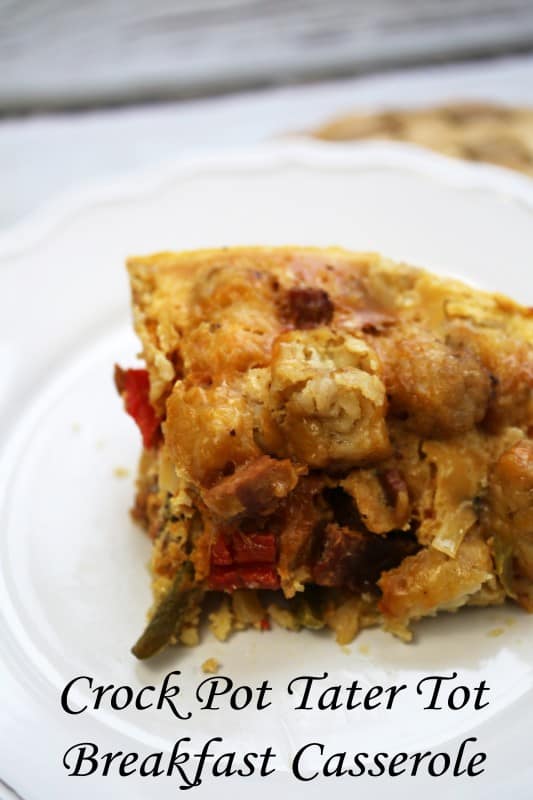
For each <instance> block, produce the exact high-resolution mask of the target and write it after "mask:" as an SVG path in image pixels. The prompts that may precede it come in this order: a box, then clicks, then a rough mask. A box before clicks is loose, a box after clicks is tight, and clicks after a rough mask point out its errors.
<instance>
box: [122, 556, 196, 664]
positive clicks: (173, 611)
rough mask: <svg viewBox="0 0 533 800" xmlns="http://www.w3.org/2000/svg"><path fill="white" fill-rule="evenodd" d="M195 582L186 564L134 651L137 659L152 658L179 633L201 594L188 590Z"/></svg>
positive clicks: (180, 569) (191, 571)
mask: <svg viewBox="0 0 533 800" xmlns="http://www.w3.org/2000/svg"><path fill="white" fill-rule="evenodd" d="M193 581H194V568H193V566H192V564H191V562H190V561H185V562H184V563H183V564H182V565H181V566H180V568H179V569H178V571H177V572H176V575H175V576H174V580H173V581H172V584H171V586H170V589H169V591H168V593H167V594H166V595H165V597H164V598H163V599H162V600H161V602H160V604H159V606H158V607H157V608H156V611H155V614H154V615H153V617H152V619H151V620H150V622H149V623H148V625H147V626H146V628H145V630H144V632H143V633H142V635H141V636H140V638H139V639H138V640H137V641H136V642H135V644H134V645H133V647H132V648H131V652H132V653H133V655H134V656H136V657H137V658H139V659H145V658H150V656H153V655H155V653H157V652H159V650H161V649H162V648H163V647H165V645H167V644H168V643H169V641H170V639H171V638H172V636H173V635H174V634H176V633H177V632H179V629H180V627H181V624H182V621H183V616H184V614H185V611H186V610H187V608H188V606H189V605H190V603H191V601H192V600H193V599H195V597H196V596H197V595H199V592H198V590H196V589H192V588H189V587H190V586H191V584H192V582H193Z"/></svg>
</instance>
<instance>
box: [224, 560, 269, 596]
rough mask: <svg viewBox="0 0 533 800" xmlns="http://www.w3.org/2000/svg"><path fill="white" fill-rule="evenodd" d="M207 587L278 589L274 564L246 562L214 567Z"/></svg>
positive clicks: (229, 589) (227, 589)
mask: <svg viewBox="0 0 533 800" xmlns="http://www.w3.org/2000/svg"><path fill="white" fill-rule="evenodd" d="M208 580H209V587H210V588H211V589H216V590H218V591H225V592H233V591H235V589H279V585H280V583H279V576H278V573H277V570H276V567H274V566H266V565H265V564H246V565H242V566H239V568H238V569H235V568H234V567H214V568H213V569H212V570H211V574H210V576H209V579H208Z"/></svg>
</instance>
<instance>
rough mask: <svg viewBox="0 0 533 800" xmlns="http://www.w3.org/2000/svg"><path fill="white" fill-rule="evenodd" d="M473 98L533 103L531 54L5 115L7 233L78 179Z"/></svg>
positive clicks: (2, 197)
mask: <svg viewBox="0 0 533 800" xmlns="http://www.w3.org/2000/svg"><path fill="white" fill-rule="evenodd" d="M458 99H459V100H460V99H474V100H488V101H491V100H492V101H495V102H504V103H505V102H506V103H510V104H525V105H533V55H528V56H522V57H514V58H503V59H496V60H491V61H477V62H470V63H466V64H455V65H449V66H441V67H432V68H425V69H416V70H405V71H401V72H390V73H384V74H381V75H375V76H371V77H364V78H360V79H349V80H342V81H341V80H339V81H334V82H328V83H317V84H310V85H306V86H300V87H292V88H283V89H277V90H269V91H263V92H259V91H256V92H250V93H243V94H238V95H228V96H223V97H218V98H215V99H202V100H189V101H183V102H174V103H168V104H153V105H144V106H133V107H126V108H122V109H114V110H107V111H92V112H76V113H61V114H54V115H52V114H51V115H43V116H30V117H20V118H12V119H4V120H2V121H0V175H1V176H2V177H1V181H2V191H1V192H0V230H5V229H7V228H10V227H11V226H13V225H14V224H16V223H17V222H19V221H21V220H23V219H24V218H25V217H27V216H28V215H29V214H31V213H32V212H34V211H36V210H38V209H39V208H40V207H42V206H43V205H44V204H46V202H47V200H48V199H49V198H52V197H54V196H56V195H57V194H58V193H61V192H63V191H65V190H70V189H72V188H74V187H76V186H86V185H87V184H88V183H91V184H92V183H95V182H99V181H102V180H105V179H106V178H109V177H113V176H117V175H121V174H124V173H128V172H131V171H133V170H136V169H139V168H144V167H149V166H151V165H154V164H157V163H160V162H164V161H165V160H168V159H172V158H176V156H178V155H180V154H186V153H202V152H207V151H212V150H221V149H235V148H240V147H243V146H248V145H253V144H255V143H257V142H260V141H262V140H265V139H268V138H271V137H278V136H284V135H286V134H287V133H288V132H290V131H296V132H298V131H304V130H306V129H310V128H312V127H313V126H316V125H317V124H319V123H320V122H322V121H324V120H325V119H327V118H328V117H331V116H332V115H336V114H342V113H346V112H349V111H350V110H351V109H364V110H367V109H376V108H383V107H389V106H394V107H402V106H417V105H428V104H434V103H440V102H445V101H449V100H458Z"/></svg>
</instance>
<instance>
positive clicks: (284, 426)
mask: <svg viewBox="0 0 533 800" xmlns="http://www.w3.org/2000/svg"><path fill="white" fill-rule="evenodd" d="M128 269H129V273H130V278H131V285H132V292H133V309H134V321H135V329H136V331H137V333H138V335H139V336H140V338H141V341H142V346H143V353H142V354H143V358H144V361H145V363H146V370H144V369H130V370H122V369H121V368H119V367H117V368H116V376H115V377H116V384H117V388H118V390H119V392H120V394H121V395H122V397H123V400H124V403H125V407H126V411H127V412H128V413H129V414H131V415H132V416H133V417H134V419H135V420H136V422H137V424H138V425H139V428H140V430H141V433H142V437H143V443H144V449H143V453H142V457H141V461H140V467H139V476H138V483H137V497H136V502H135V508H134V516H135V518H136V519H138V520H139V521H141V522H142V524H143V525H144V526H145V527H146V529H147V530H148V533H149V535H150V537H151V538H152V540H153V554H152V562H151V567H152V574H153V590H154V605H153V608H152V610H151V615H150V621H149V623H148V626H147V628H146V630H145V632H144V633H143V635H142V636H141V638H140V639H139V641H138V642H137V644H136V645H135V647H134V649H133V652H134V653H135V655H137V656H138V657H139V658H146V657H148V656H150V655H152V654H153V653H155V652H156V651H158V650H159V649H161V648H162V647H163V646H164V645H166V644H168V643H172V642H182V643H184V644H194V643H195V642H196V641H197V639H198V626H199V622H200V617H201V611H202V608H205V610H206V615H207V617H208V619H209V624H210V627H211V629H212V630H213V632H214V634H215V635H216V636H217V637H218V638H220V639H224V638H226V637H227V636H228V634H229V633H230V631H231V630H232V629H236V628H237V629H238V628H244V627H247V626H250V625H253V626H255V627H257V628H262V629H268V628H269V627H270V624H271V621H274V622H275V623H277V624H279V625H281V626H283V627H286V628H289V629H292V630H298V629H300V628H302V627H304V628H320V627H323V626H328V627H330V628H332V629H333V630H334V631H335V633H336V637H337V640H338V641H339V642H341V643H346V642H348V641H350V640H351V639H352V638H353V636H354V635H355V634H356V633H357V632H358V630H360V629H361V628H364V627H368V626H370V625H375V624H380V625H382V626H383V627H384V628H385V629H386V630H388V631H391V632H392V633H394V634H396V635H397V636H400V637H401V638H403V639H406V640H408V639H410V638H411V623H412V622H413V621H415V620H418V619H420V618H421V617H424V616H428V615H432V614H435V613H436V612H437V611H440V610H448V611H450V610H456V609H457V608H459V607H460V606H463V605H497V604H501V603H503V602H504V601H505V598H506V597H510V598H512V599H513V600H515V601H516V602H518V603H519V604H520V605H521V606H523V607H524V608H525V609H526V610H528V611H532V610H533V440H532V433H533V400H532V386H533V313H532V310H531V309H528V308H524V307H521V306H519V305H518V304H516V303H514V302H513V301H511V300H509V299H507V298H505V297H502V296H500V295H492V294H487V293H484V292H481V291H477V290H475V289H472V288H470V287H469V286H466V285H464V284H462V283H460V282H457V281H453V280H447V279H443V278H440V277H436V276H434V275H431V274H429V273H427V272H425V271H422V270H419V269H416V268H414V267H411V266H408V265H406V264H398V263H393V262H392V261H390V260H388V259H385V258H382V257H381V256H379V255H376V254H373V253H370V254H369V253H351V252H347V251H344V250H341V249H337V248H330V249H316V248H299V247H278V248H267V247H255V248H254V247H243V248H226V249H219V250H205V251H196V252H184V253H160V254H157V255H153V256H149V257H138V258H132V259H130V260H129V262H128Z"/></svg>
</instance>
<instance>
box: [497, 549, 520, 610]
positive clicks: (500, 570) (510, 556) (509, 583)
mask: <svg viewBox="0 0 533 800" xmlns="http://www.w3.org/2000/svg"><path fill="white" fill-rule="evenodd" d="M493 550H494V564H495V565H496V572H497V574H498V577H499V579H500V581H501V584H502V586H503V588H504V589H505V593H506V595H507V597H512V599H513V600H516V598H517V594H516V591H515V588H514V585H513V584H514V575H513V560H514V552H513V547H512V545H511V544H508V543H507V542H503V541H502V540H501V539H500V538H499V537H498V536H495V537H494V544H493Z"/></svg>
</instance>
